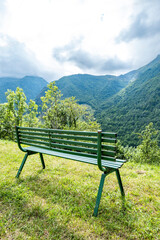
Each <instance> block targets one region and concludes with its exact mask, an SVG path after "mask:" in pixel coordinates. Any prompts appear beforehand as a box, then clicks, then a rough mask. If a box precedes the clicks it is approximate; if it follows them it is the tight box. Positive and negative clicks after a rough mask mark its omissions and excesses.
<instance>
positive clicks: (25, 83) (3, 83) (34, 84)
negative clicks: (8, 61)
mask: <svg viewBox="0 0 160 240" xmlns="http://www.w3.org/2000/svg"><path fill="white" fill-rule="evenodd" d="M45 86H47V81H46V80H45V79H43V78H41V77H35V76H25V77H24V78H11V77H3V78H0V103H4V102H6V97H5V92H7V89H11V90H12V91H15V90H16V88H17V87H20V88H22V89H23V91H24V93H25V95H26V97H27V101H29V100H30V99H35V97H36V96H37V95H38V94H39V92H40V91H41V90H42V88H44V87H45Z"/></svg>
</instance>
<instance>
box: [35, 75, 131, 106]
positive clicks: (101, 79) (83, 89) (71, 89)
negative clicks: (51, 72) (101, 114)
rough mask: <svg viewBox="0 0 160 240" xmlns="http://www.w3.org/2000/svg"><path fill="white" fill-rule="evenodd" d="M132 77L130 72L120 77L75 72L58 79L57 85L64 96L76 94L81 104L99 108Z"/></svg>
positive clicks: (38, 101) (39, 101) (38, 102)
mask: <svg viewBox="0 0 160 240" xmlns="http://www.w3.org/2000/svg"><path fill="white" fill-rule="evenodd" d="M132 76H134V73H132ZM130 79H131V78H130V77H129V74H128V75H127V74H126V75H121V76H119V77H117V76H112V75H105V76H93V75H89V74H75V75H70V76H65V77H62V78H60V79H59V80H58V81H56V85H57V86H58V88H59V89H60V90H61V92H62V94H63V97H64V98H66V97H71V96H74V97H76V99H77V100H78V102H79V103H80V104H88V105H90V106H92V108H94V109H98V106H99V104H100V103H103V101H104V100H106V99H108V98H110V97H111V96H113V95H114V94H116V93H118V92H119V91H120V90H121V89H123V88H124V87H125V86H126V85H127V84H128V82H129V80H130ZM46 90H47V88H44V89H43V90H42V91H41V93H40V94H39V95H38V96H37V98H36V102H37V104H39V105H40V104H41V100H40V97H42V96H44V95H45V91H46Z"/></svg>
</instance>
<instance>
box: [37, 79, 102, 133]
mask: <svg viewBox="0 0 160 240" xmlns="http://www.w3.org/2000/svg"><path fill="white" fill-rule="evenodd" d="M48 88H49V89H48V91H46V93H45V97H41V100H42V111H43V114H44V115H43V120H44V126H45V127H48V128H57V129H58V128H59V129H77V130H91V129H92V130H97V129H99V128H100V126H99V124H98V123H97V122H96V120H95V119H94V117H93V115H92V114H91V113H90V112H89V111H88V110H87V107H85V106H83V105H79V104H78V103H77V100H76V99H75V98H74V97H70V98H66V99H64V100H61V97H62V94H61V91H60V90H59V89H58V87H57V86H55V82H52V83H49V84H48Z"/></svg>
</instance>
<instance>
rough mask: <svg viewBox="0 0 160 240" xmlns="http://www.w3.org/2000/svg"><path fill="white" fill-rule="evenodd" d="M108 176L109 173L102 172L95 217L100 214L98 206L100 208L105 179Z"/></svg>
mask: <svg viewBox="0 0 160 240" xmlns="http://www.w3.org/2000/svg"><path fill="white" fill-rule="evenodd" d="M106 176H107V174H105V173H102V176H101V180H100V184H99V189H98V194H97V200H96V205H95V208H94V213H93V216H95V217H97V214H98V208H99V204H100V200H101V195H102V191H103V185H104V180H105V177H106Z"/></svg>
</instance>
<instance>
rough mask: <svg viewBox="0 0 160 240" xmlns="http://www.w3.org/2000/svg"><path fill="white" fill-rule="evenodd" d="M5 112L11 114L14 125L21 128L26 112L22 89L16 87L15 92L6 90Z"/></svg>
mask: <svg viewBox="0 0 160 240" xmlns="http://www.w3.org/2000/svg"><path fill="white" fill-rule="evenodd" d="M6 96H7V97H6V98H7V102H8V103H7V105H6V106H7V111H8V112H9V113H11V114H13V117H14V125H17V126H22V121H23V114H24V113H25V112H26V109H27V104H26V96H25V94H24V92H23V89H21V88H19V87H17V89H16V91H15V92H14V91H11V90H8V91H7V92H6Z"/></svg>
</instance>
